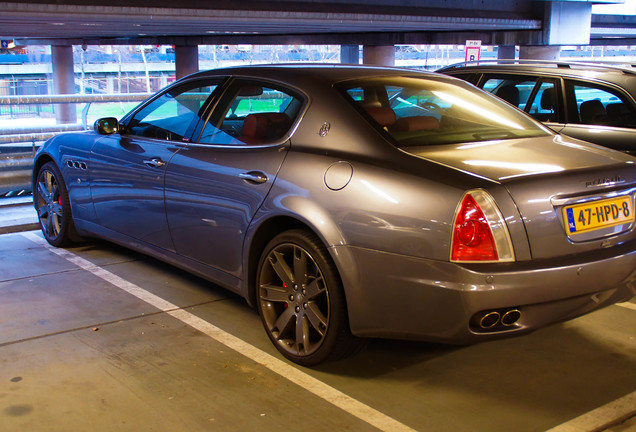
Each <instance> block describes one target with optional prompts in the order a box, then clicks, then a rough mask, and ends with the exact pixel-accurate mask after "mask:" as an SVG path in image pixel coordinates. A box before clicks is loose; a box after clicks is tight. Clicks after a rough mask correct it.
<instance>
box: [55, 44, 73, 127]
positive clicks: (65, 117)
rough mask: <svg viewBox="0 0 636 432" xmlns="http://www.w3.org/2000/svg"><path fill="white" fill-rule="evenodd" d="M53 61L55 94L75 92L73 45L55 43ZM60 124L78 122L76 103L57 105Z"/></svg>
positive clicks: (56, 116) (56, 115)
mask: <svg viewBox="0 0 636 432" xmlns="http://www.w3.org/2000/svg"><path fill="white" fill-rule="evenodd" d="M51 59H52V63H53V90H54V93H55V94H75V70H74V69H73V47H72V46H70V45H63V46H62V45H54V46H52V47H51ZM55 119H56V122H57V123H58V124H65V123H77V111H76V110H75V104H57V105H55Z"/></svg>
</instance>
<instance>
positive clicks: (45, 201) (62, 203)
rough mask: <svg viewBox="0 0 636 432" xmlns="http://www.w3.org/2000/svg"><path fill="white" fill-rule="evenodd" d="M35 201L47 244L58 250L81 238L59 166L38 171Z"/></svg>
mask: <svg viewBox="0 0 636 432" xmlns="http://www.w3.org/2000/svg"><path fill="white" fill-rule="evenodd" d="M33 202H34V204H35V209H36V211H37V214H38V219H39V221H40V227H41V228H42V234H44V238H46V241H48V242H49V243H50V244H51V245H53V246H56V247H65V246H70V245H72V244H73V243H75V242H76V241H77V240H78V239H79V236H78V235H77V232H76V231H75V225H74V224H73V217H72V216H71V204H70V201H69V199H68V191H67V189H66V184H65V183H64V179H63V178H62V173H61V172H60V170H59V168H58V167H57V165H55V163H53V162H47V163H45V164H44V165H42V167H41V168H40V170H39V171H38V176H37V180H36V182H35V188H34V190H33Z"/></svg>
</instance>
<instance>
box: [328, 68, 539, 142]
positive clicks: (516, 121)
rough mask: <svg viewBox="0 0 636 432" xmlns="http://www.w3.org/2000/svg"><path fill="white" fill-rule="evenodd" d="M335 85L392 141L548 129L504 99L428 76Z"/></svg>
mask: <svg viewBox="0 0 636 432" xmlns="http://www.w3.org/2000/svg"><path fill="white" fill-rule="evenodd" d="M338 87H339V89H340V90H341V91H342V92H343V93H344V94H346V95H347V96H348V98H349V99H350V100H351V101H352V102H353V103H355V104H356V105H357V106H358V107H359V108H360V109H361V110H362V111H364V112H365V113H366V114H367V117H368V118H369V119H370V120H372V121H374V122H375V123H377V125H378V126H379V127H381V128H382V129H384V131H386V132H387V133H388V134H389V135H390V136H391V137H392V138H393V139H394V140H395V142H396V145H397V146H398V147H412V146H425V145H426V146H428V145H440V144H456V143H465V142H476V141H491V140H503V139H512V138H530V137H538V136H545V135H549V134H550V132H548V130H547V129H546V128H544V127H543V126H541V125H540V124H539V123H537V122H535V121H533V120H532V119H531V118H530V117H528V116H526V115H524V114H523V113H521V112H519V111H517V110H515V109H513V108H511V107H510V106H509V105H507V104H506V103H505V102H501V101H500V100H498V99H496V98H494V97H491V96H489V95H487V94H485V93H483V92H481V91H478V90H476V89H474V88H471V87H468V86H463V85H457V84H454V83H450V82H447V81H444V80H437V79H434V78H426V79H422V78H412V77H384V78H376V79H369V80H363V81H356V82H350V81H348V82H346V83H341V84H340V85H339V86H338Z"/></svg>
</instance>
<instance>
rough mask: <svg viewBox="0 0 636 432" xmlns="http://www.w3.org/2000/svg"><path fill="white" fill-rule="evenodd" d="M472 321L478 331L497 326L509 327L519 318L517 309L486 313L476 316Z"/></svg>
mask: <svg viewBox="0 0 636 432" xmlns="http://www.w3.org/2000/svg"><path fill="white" fill-rule="evenodd" d="M474 318H475V319H474V320H473V322H475V323H476V324H477V326H478V327H479V328H480V329H484V330H487V329H493V328H494V327H497V326H503V327H511V326H513V325H515V324H516V323H517V321H519V319H520V318H521V311H520V310H519V309H509V310H505V311H486V312H481V313H479V314H477V315H476V316H475V317H474Z"/></svg>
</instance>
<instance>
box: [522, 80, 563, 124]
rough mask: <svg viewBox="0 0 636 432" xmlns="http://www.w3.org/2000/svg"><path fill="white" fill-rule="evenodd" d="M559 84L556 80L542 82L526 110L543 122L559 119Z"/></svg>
mask: <svg viewBox="0 0 636 432" xmlns="http://www.w3.org/2000/svg"><path fill="white" fill-rule="evenodd" d="M557 94H558V93H557V86H556V82H555V81H554V80H545V81H543V82H541V84H540V85H539V88H538V89H537V92H536V94H535V95H534V98H533V99H532V100H531V101H530V102H529V106H527V107H526V111H527V112H528V114H530V115H531V116H532V117H534V118H535V119H537V120H539V121H542V122H557V121H559V112H558V98H557Z"/></svg>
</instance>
